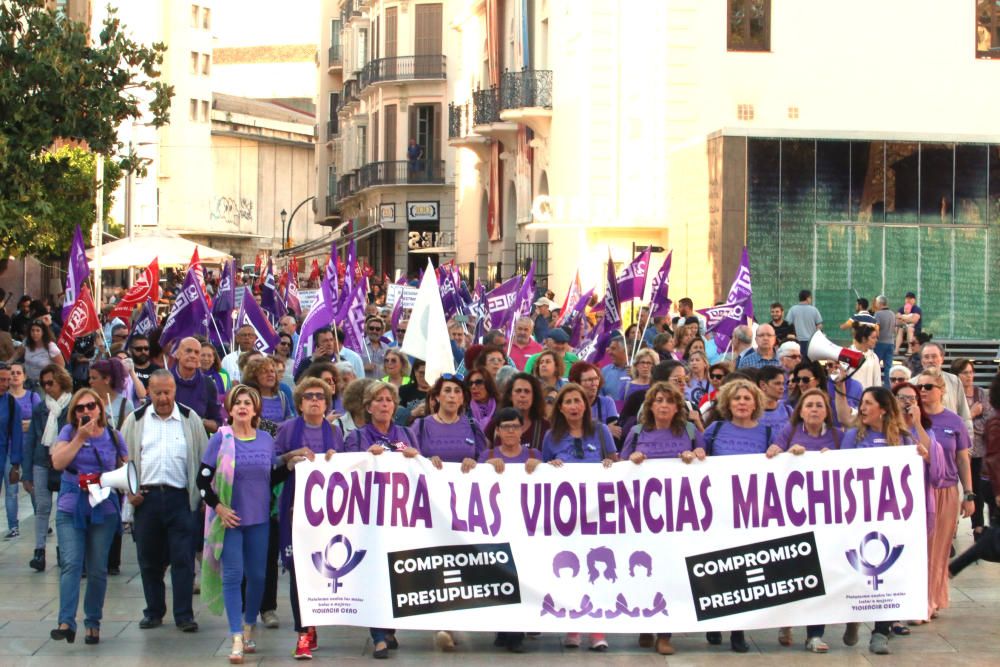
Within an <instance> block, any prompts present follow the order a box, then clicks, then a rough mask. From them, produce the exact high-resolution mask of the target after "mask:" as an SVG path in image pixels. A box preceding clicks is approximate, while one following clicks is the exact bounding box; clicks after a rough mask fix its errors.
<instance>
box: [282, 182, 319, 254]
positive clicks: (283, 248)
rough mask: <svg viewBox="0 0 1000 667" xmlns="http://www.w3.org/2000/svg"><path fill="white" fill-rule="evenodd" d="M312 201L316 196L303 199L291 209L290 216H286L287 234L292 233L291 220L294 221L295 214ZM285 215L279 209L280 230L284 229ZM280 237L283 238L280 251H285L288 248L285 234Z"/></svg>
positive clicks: (283, 210) (283, 211)
mask: <svg viewBox="0 0 1000 667" xmlns="http://www.w3.org/2000/svg"><path fill="white" fill-rule="evenodd" d="M313 199H316V195H313V196H312V197H306V198H305V199H303V200H302V201H300V202H299V204H298V206H296V207H295V208H293V209H292V214H291V215H290V216H288V233H289V234H290V233H291V231H292V220H294V219H295V214H296V213H298V212H299V209H300V208H302V206H303V205H304V204H306V203H308V202H311V201H312V200H313ZM285 215H287V214H286V213H285V209H281V226H282V229H284V227H285ZM282 236H283V237H284V238H283V242H282V244H281V245H282V248H281V249H282V250H287V248H288V237H287V235H285V234H282Z"/></svg>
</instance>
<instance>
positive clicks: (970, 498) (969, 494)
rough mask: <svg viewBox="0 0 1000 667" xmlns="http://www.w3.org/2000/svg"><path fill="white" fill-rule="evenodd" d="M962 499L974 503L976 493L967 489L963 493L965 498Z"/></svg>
mask: <svg viewBox="0 0 1000 667" xmlns="http://www.w3.org/2000/svg"><path fill="white" fill-rule="evenodd" d="M963 500H965V502H967V503H974V502H976V494H974V493H973V492H972V491H967V492H966V494H965V498H964V499H963Z"/></svg>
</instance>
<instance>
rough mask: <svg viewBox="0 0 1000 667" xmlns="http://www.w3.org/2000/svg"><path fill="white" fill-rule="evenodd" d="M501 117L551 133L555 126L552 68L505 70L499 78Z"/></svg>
mask: <svg viewBox="0 0 1000 667" xmlns="http://www.w3.org/2000/svg"><path fill="white" fill-rule="evenodd" d="M499 98H500V99H499V106H500V119H501V120H503V121H506V122H510V123H517V124H519V125H525V126H527V127H530V128H531V130H532V131H533V132H534V133H535V134H540V135H542V136H544V137H547V136H548V135H549V127H550V126H551V125H552V71H551V70H529V69H524V70H521V71H520V72H504V73H503V75H502V76H501V79H500V96H499Z"/></svg>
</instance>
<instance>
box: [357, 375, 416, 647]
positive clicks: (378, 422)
mask: <svg viewBox="0 0 1000 667" xmlns="http://www.w3.org/2000/svg"><path fill="white" fill-rule="evenodd" d="M398 407H399V394H398V393H397V392H396V387H395V386H393V385H391V384H389V383H388V382H382V381H381V380H376V381H374V382H372V383H371V384H369V385H368V386H367V387H366V388H365V393H364V398H362V400H361V409H362V411H363V412H364V413H365V414H366V415H367V421H366V423H365V425H364V426H362V427H360V428H358V429H355V430H353V431H351V433H350V434H349V435H348V436H347V440H346V441H345V442H344V451H345V452H368V453H369V454H372V455H375V456H380V455H381V454H383V453H385V452H387V451H388V452H398V453H400V454H402V455H403V456H405V457H407V458H413V457H414V456H419V455H420V443H419V442H417V439H416V438H415V437H413V433H412V432H411V431H410V429H408V428H406V427H405V426H399V425H398V424H393V423H392V418H393V416H395V414H396V408H398ZM368 632H369V634H370V635H371V638H372V657H373V658H376V659H378V660H384V659H386V658H388V657H389V650H390V649H397V648H399V642H398V641H397V640H396V631H395V630H392V629H390V628H369V629H368Z"/></svg>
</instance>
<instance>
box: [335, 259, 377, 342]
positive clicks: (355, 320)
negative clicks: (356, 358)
mask: <svg viewBox="0 0 1000 667" xmlns="http://www.w3.org/2000/svg"><path fill="white" fill-rule="evenodd" d="M367 282H368V279H367V278H365V277H362V278H361V280H359V281H358V284H357V286H356V287H355V288H354V290H352V291H351V292H349V293H347V294H345V295H344V304H343V305H342V306H341V308H340V311H339V312H338V313H337V318H336V319H337V321H338V322H339V323H340V325H341V326H342V327H343V328H344V347H346V348H350V349H352V350H354V351H355V352H357V353H358V354H360V355H362V356H366V357H368V359H369V360H371V354H370V353H369V352H368V347H367V345H366V344H365V301H366V299H365V296H366V295H367V294H368V285H367Z"/></svg>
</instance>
